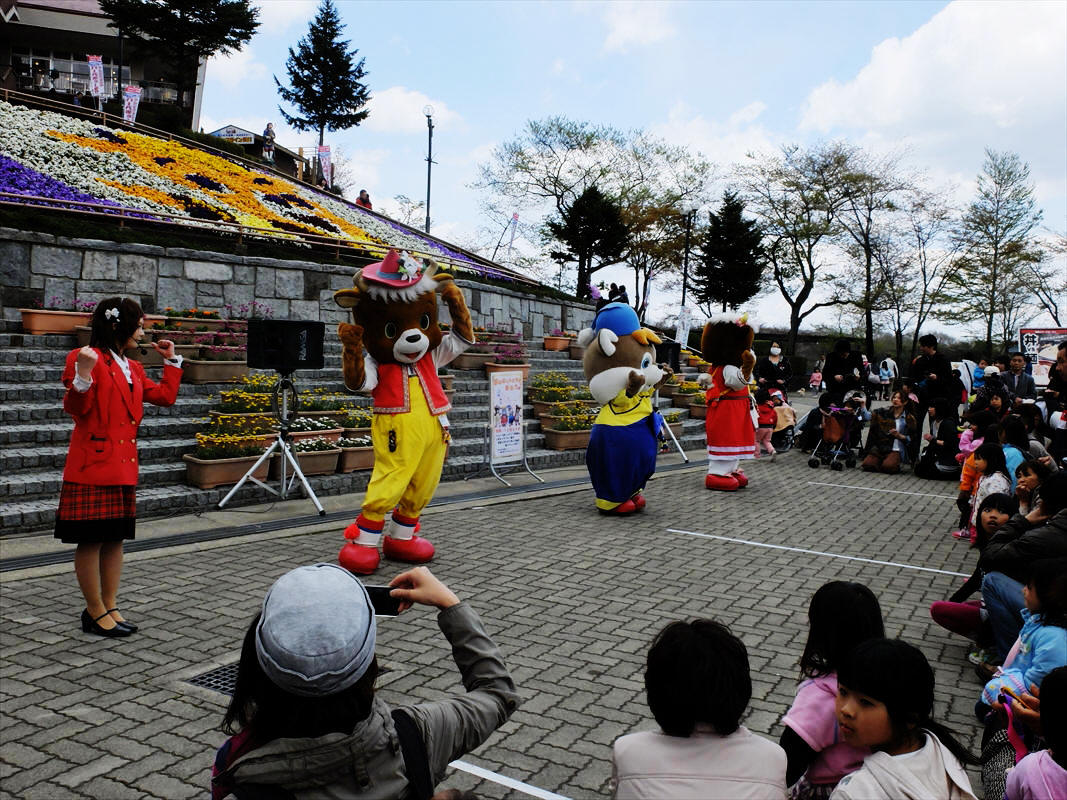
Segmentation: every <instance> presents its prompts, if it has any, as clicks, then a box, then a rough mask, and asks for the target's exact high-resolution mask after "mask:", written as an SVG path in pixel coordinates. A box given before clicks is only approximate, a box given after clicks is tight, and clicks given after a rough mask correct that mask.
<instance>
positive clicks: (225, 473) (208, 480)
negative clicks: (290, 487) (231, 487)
mask: <svg viewBox="0 0 1067 800" xmlns="http://www.w3.org/2000/svg"><path fill="white" fill-rule="evenodd" d="M182 460H183V461H184V462H185V482H186V483H188V484H189V485H190V486H196V487H197V488H200V489H214V488H215V487H216V486H222V485H225V484H230V483H237V481H239V480H241V478H243V477H244V474H245V473H246V472H248V468H249V467H251V466H252V465H253V464H255V463H256V461H258V460H259V456H242V457H241V458H219V459H213V460H211V461H205V460H203V459H199V458H196V457H195V456H193V455H190V454H189V453H186V454H185V455H183V456H182ZM271 460H272V459H267V460H266V461H264V462H263V463H262V464H260V465H259V467H257V468H256V471H255V472H253V473H252V475H253V476H254V477H256V478H259V479H260V480H263V479H264V478H266V477H267V470H268V469H269V468H270V462H271Z"/></svg>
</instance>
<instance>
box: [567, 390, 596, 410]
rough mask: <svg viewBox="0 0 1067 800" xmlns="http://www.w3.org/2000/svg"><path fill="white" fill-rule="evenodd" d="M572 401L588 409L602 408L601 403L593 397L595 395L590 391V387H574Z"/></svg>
mask: <svg viewBox="0 0 1067 800" xmlns="http://www.w3.org/2000/svg"><path fill="white" fill-rule="evenodd" d="M571 399H572V400H574V402H575V403H577V404H578V405H580V406H585V407H586V408H597V407H599V406H600V401H598V400H597V399H596V398H595V397H593V393H592V392H591V391H589V387H588V386H576V387H574V394H572V395H571Z"/></svg>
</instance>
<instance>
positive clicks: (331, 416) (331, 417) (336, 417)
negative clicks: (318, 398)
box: [297, 409, 348, 425]
mask: <svg viewBox="0 0 1067 800" xmlns="http://www.w3.org/2000/svg"><path fill="white" fill-rule="evenodd" d="M297 416H298V417H314V418H315V419H321V420H322V421H323V422H332V423H334V424H337V425H339V424H340V420H342V419H344V418H345V417H347V416H348V412H347V411H343V410H340V409H338V410H327V411H304V410H301V411H299V412H297Z"/></svg>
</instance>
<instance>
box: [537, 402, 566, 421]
mask: <svg viewBox="0 0 1067 800" xmlns="http://www.w3.org/2000/svg"><path fill="white" fill-rule="evenodd" d="M530 402H531V403H532V404H533V410H534V414H536V415H537V416H538V418H542V417H545V416H547V415H548V413H549V411H551V410H552V406H554V405H556V404H557V403H560V402H562V403H566V404H567V405H572V403H571V401H569V400H554V401H552V402H549V401H547V400H531V401H530Z"/></svg>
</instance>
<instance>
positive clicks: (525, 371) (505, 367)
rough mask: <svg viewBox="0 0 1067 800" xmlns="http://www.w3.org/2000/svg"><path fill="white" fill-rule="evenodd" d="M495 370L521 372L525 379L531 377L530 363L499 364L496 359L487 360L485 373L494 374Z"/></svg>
mask: <svg viewBox="0 0 1067 800" xmlns="http://www.w3.org/2000/svg"><path fill="white" fill-rule="evenodd" d="M494 372H521V373H522V379H523V380H524V381H525V380H526V379H527V378H528V377H530V365H529V364H497V363H496V362H495V361H487V362H486V363H485V374H486V375H492V374H493V373H494Z"/></svg>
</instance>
